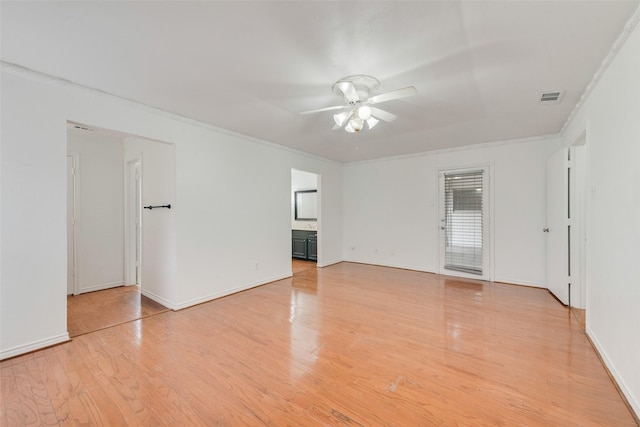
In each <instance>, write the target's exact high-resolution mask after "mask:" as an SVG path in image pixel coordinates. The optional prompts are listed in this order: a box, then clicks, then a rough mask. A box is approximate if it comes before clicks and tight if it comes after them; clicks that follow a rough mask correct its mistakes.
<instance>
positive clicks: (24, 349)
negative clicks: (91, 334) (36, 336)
mask: <svg viewBox="0 0 640 427" xmlns="http://www.w3.org/2000/svg"><path fill="white" fill-rule="evenodd" d="M67 341H69V333H64V334H60V335H57V336H55V337H50V338H45V339H43V340H38V341H33V342H30V343H28V344H22V345H19V346H17V347H13V348H10V349H8V350H2V351H0V360H4V359H8V358H10V357H15V356H19V355H21V354H25V353H29V352H31V351H35V350H40V349H43V348H45V347H50V346H52V345H55V344H60V343H63V342H67Z"/></svg>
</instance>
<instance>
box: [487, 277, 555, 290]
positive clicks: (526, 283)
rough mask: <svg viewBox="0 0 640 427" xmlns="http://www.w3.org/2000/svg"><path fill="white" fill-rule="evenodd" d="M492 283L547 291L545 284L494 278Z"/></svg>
mask: <svg viewBox="0 0 640 427" xmlns="http://www.w3.org/2000/svg"><path fill="white" fill-rule="evenodd" d="M492 281H493V282H499V283H506V284H508V285H509V284H510V285H522V286H531V287H533V288H543V289H547V284H546V283H540V282H533V281H523V280H520V279H510V278H508V277H495V278H494V279H493V280H492Z"/></svg>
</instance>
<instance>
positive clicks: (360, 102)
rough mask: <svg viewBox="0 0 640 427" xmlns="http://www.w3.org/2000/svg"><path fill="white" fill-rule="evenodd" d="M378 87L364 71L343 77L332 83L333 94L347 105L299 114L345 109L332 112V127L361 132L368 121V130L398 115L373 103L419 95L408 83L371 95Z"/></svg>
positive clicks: (375, 81) (373, 78)
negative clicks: (335, 112) (333, 122)
mask: <svg viewBox="0 0 640 427" xmlns="http://www.w3.org/2000/svg"><path fill="white" fill-rule="evenodd" d="M378 86H380V82H379V81H378V79H376V78H375V77H371V76H367V75H365V74H356V75H353V76H347V77H343V78H341V79H340V80H338V81H337V82H335V84H334V85H333V92H334V93H335V94H336V95H339V96H342V97H343V98H344V101H345V104H346V105H334V106H332V107H325V108H318V109H316V110H309V111H303V112H301V113H300V114H311V113H319V112H322V111H331V110H344V111H342V112H340V113H337V114H334V115H333V120H334V121H335V122H336V124H335V126H334V127H333V129H334V130H335V129H340V128H342V127H343V126H344V130H346V131H347V132H351V133H354V132H360V131H361V130H362V128H363V127H364V124H365V123H367V126H369V129H371V128H373V127H374V126H375V125H377V124H378V122H379V121H380V120H383V121H385V122H389V123H390V122H392V121H394V120H395V119H396V118H397V116H395V115H394V114H391V113H389V112H387V111H384V110H381V109H379V108H377V107H373V106H372V105H375V104H380V103H381V102H386V101H391V100H393V99H400V98H405V97H407V96H413V95H417V94H418V91H417V90H416V88H415V87H413V86H408V87H405V88H402V89H397V90H393V91H391V92H386V93H381V94H379V95H374V96H371V93H372V92H373V91H375V90H376V89H377V88H378Z"/></svg>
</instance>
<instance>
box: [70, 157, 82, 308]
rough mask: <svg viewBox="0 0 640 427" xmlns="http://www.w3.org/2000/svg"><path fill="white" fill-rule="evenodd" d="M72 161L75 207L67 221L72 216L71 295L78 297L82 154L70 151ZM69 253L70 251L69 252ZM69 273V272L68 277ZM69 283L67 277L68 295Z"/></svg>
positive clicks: (73, 206)
mask: <svg viewBox="0 0 640 427" xmlns="http://www.w3.org/2000/svg"><path fill="white" fill-rule="evenodd" d="M69 159H71V165H72V168H73V173H72V174H73V185H72V191H73V193H72V195H71V196H72V197H73V205H72V208H71V212H69V211H68V209H67V219H68V217H69V214H71V216H72V224H73V226H72V230H71V239H72V240H71V243H72V246H73V250H72V253H71V257H72V260H73V272H72V275H71V281H72V282H73V284H72V286H71V295H77V294H78V256H77V254H78V239H77V235H78V233H77V230H78V222H79V218H78V205H79V203H78V195H79V194H80V153H78V152H76V151H70V152H68V153H67V161H68V160H69ZM68 197H69V194H67V198H68ZM68 239H69V235H68V231H67V245H68V244H69V241H68ZM67 253H68V251H67ZM68 274H69V273H68V272H67V275H68ZM68 281H69V277H67V294H68V292H69V285H68Z"/></svg>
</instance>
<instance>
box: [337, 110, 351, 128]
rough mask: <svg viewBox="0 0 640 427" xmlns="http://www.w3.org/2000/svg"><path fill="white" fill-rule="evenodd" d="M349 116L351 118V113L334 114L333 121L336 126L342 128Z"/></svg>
mask: <svg viewBox="0 0 640 427" xmlns="http://www.w3.org/2000/svg"><path fill="white" fill-rule="evenodd" d="M349 116H351V111H343V112H342V113H338V114H334V115H333V120H334V121H335V122H336V125H338V126H340V127H342V125H344V123H345V122H346V121H347V119H348V118H349Z"/></svg>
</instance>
